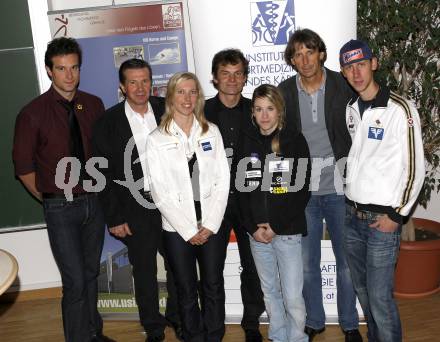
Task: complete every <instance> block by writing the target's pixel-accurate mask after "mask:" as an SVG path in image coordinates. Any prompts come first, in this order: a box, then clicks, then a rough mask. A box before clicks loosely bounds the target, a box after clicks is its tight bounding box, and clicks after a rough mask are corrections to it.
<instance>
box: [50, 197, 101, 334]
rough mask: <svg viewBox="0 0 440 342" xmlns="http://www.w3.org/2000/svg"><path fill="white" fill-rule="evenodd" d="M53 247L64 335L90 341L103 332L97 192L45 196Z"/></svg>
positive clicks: (99, 223) (99, 216) (99, 218)
mask: <svg viewBox="0 0 440 342" xmlns="http://www.w3.org/2000/svg"><path fill="white" fill-rule="evenodd" d="M43 208H44V216H45V219H46V224H47V232H48V235H49V242H50V247H51V249H52V253H53V256H54V258H55V261H56V263H57V265H58V268H59V270H60V273H61V281H62V284H63V298H62V301H61V306H62V314H63V327H64V337H65V339H66V341H67V342H84V341H89V340H90V339H91V338H92V336H93V335H96V334H99V333H101V332H102V319H101V316H100V315H99V312H98V309H97V306H96V304H97V301H98V286H97V277H98V275H99V262H100V257H101V251H102V245H103V242H104V229H105V224H104V217H103V214H102V212H101V208H100V206H99V203H98V197H97V195H96V194H88V195H84V196H80V197H75V198H74V199H73V201H72V202H68V201H66V199H63V198H50V199H46V198H45V199H43Z"/></svg>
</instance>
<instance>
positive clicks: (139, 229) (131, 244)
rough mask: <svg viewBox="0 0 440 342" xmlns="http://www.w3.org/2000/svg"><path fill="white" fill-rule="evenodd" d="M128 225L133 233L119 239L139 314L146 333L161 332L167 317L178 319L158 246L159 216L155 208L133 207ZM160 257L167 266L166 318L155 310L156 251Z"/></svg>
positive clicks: (170, 278)
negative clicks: (123, 248) (129, 267)
mask: <svg viewBox="0 0 440 342" xmlns="http://www.w3.org/2000/svg"><path fill="white" fill-rule="evenodd" d="M128 225H129V227H130V229H131V232H132V234H133V235H131V236H129V235H128V236H126V237H125V238H124V239H122V241H123V242H124V244H125V245H126V246H127V249H128V258H129V261H130V264H131V265H132V269H133V279H134V287H135V298H136V303H137V306H138V310H139V318H140V322H141V324H142V326H143V327H144V329H145V331H146V332H147V334H148V336H150V337H151V336H158V335H161V334H162V333H163V332H164V329H165V326H166V325H167V323H168V322H167V320H168V321H169V322H174V323H178V322H180V319H179V315H178V308H177V293H176V288H175V285H174V278H173V276H172V272H170V271H169V267H168V263H167V259H166V257H165V256H164V253H163V250H162V220H161V216H160V213H159V211H158V210H157V209H156V210H151V209H145V208H143V207H140V206H139V208H136V209H135V208H133V215H131V216H130V220H129V222H128ZM158 251H159V252H160V254H161V255H162V256H163V257H164V261H165V269H166V270H167V291H168V298H167V306H166V311H165V316H166V319H165V318H164V317H163V316H162V315H161V314H160V312H159V293H158V284H157V259H156V258H157V252H158Z"/></svg>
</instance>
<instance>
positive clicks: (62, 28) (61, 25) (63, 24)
mask: <svg viewBox="0 0 440 342" xmlns="http://www.w3.org/2000/svg"><path fill="white" fill-rule="evenodd" d="M55 22H56V25H57V30H56V31H55V33H54V34H53V37H54V38H57V37H66V36H67V25H68V24H69V19H68V18H67V17H65V16H64V14H60V16H58V17H56V18H55Z"/></svg>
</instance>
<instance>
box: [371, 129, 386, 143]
mask: <svg viewBox="0 0 440 342" xmlns="http://www.w3.org/2000/svg"><path fill="white" fill-rule="evenodd" d="M384 131H385V130H384V129H383V128H378V127H368V139H375V140H382V139H383V133H384Z"/></svg>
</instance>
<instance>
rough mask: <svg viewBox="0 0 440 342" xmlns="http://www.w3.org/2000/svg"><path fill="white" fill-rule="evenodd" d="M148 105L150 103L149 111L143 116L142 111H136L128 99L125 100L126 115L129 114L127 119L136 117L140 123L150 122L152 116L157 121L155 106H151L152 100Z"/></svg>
mask: <svg viewBox="0 0 440 342" xmlns="http://www.w3.org/2000/svg"><path fill="white" fill-rule="evenodd" d="M147 105H148V107H147V112H146V113H145V114H144V115H143V116H142V114H141V113H138V112H136V111H134V110H133V108H131V106H130V104H129V103H128V101H125V104H124V108H125V115H127V119H128V120H129V121H131V120H133V119H134V118H136V120H138V121H139V123H141V124H145V123H148V122H150V119H151V117H152V118H153V119H154V122H156V119H155V118H154V112H153V107H151V104H150V102H148V104H147ZM156 126H157V125H156Z"/></svg>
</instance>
